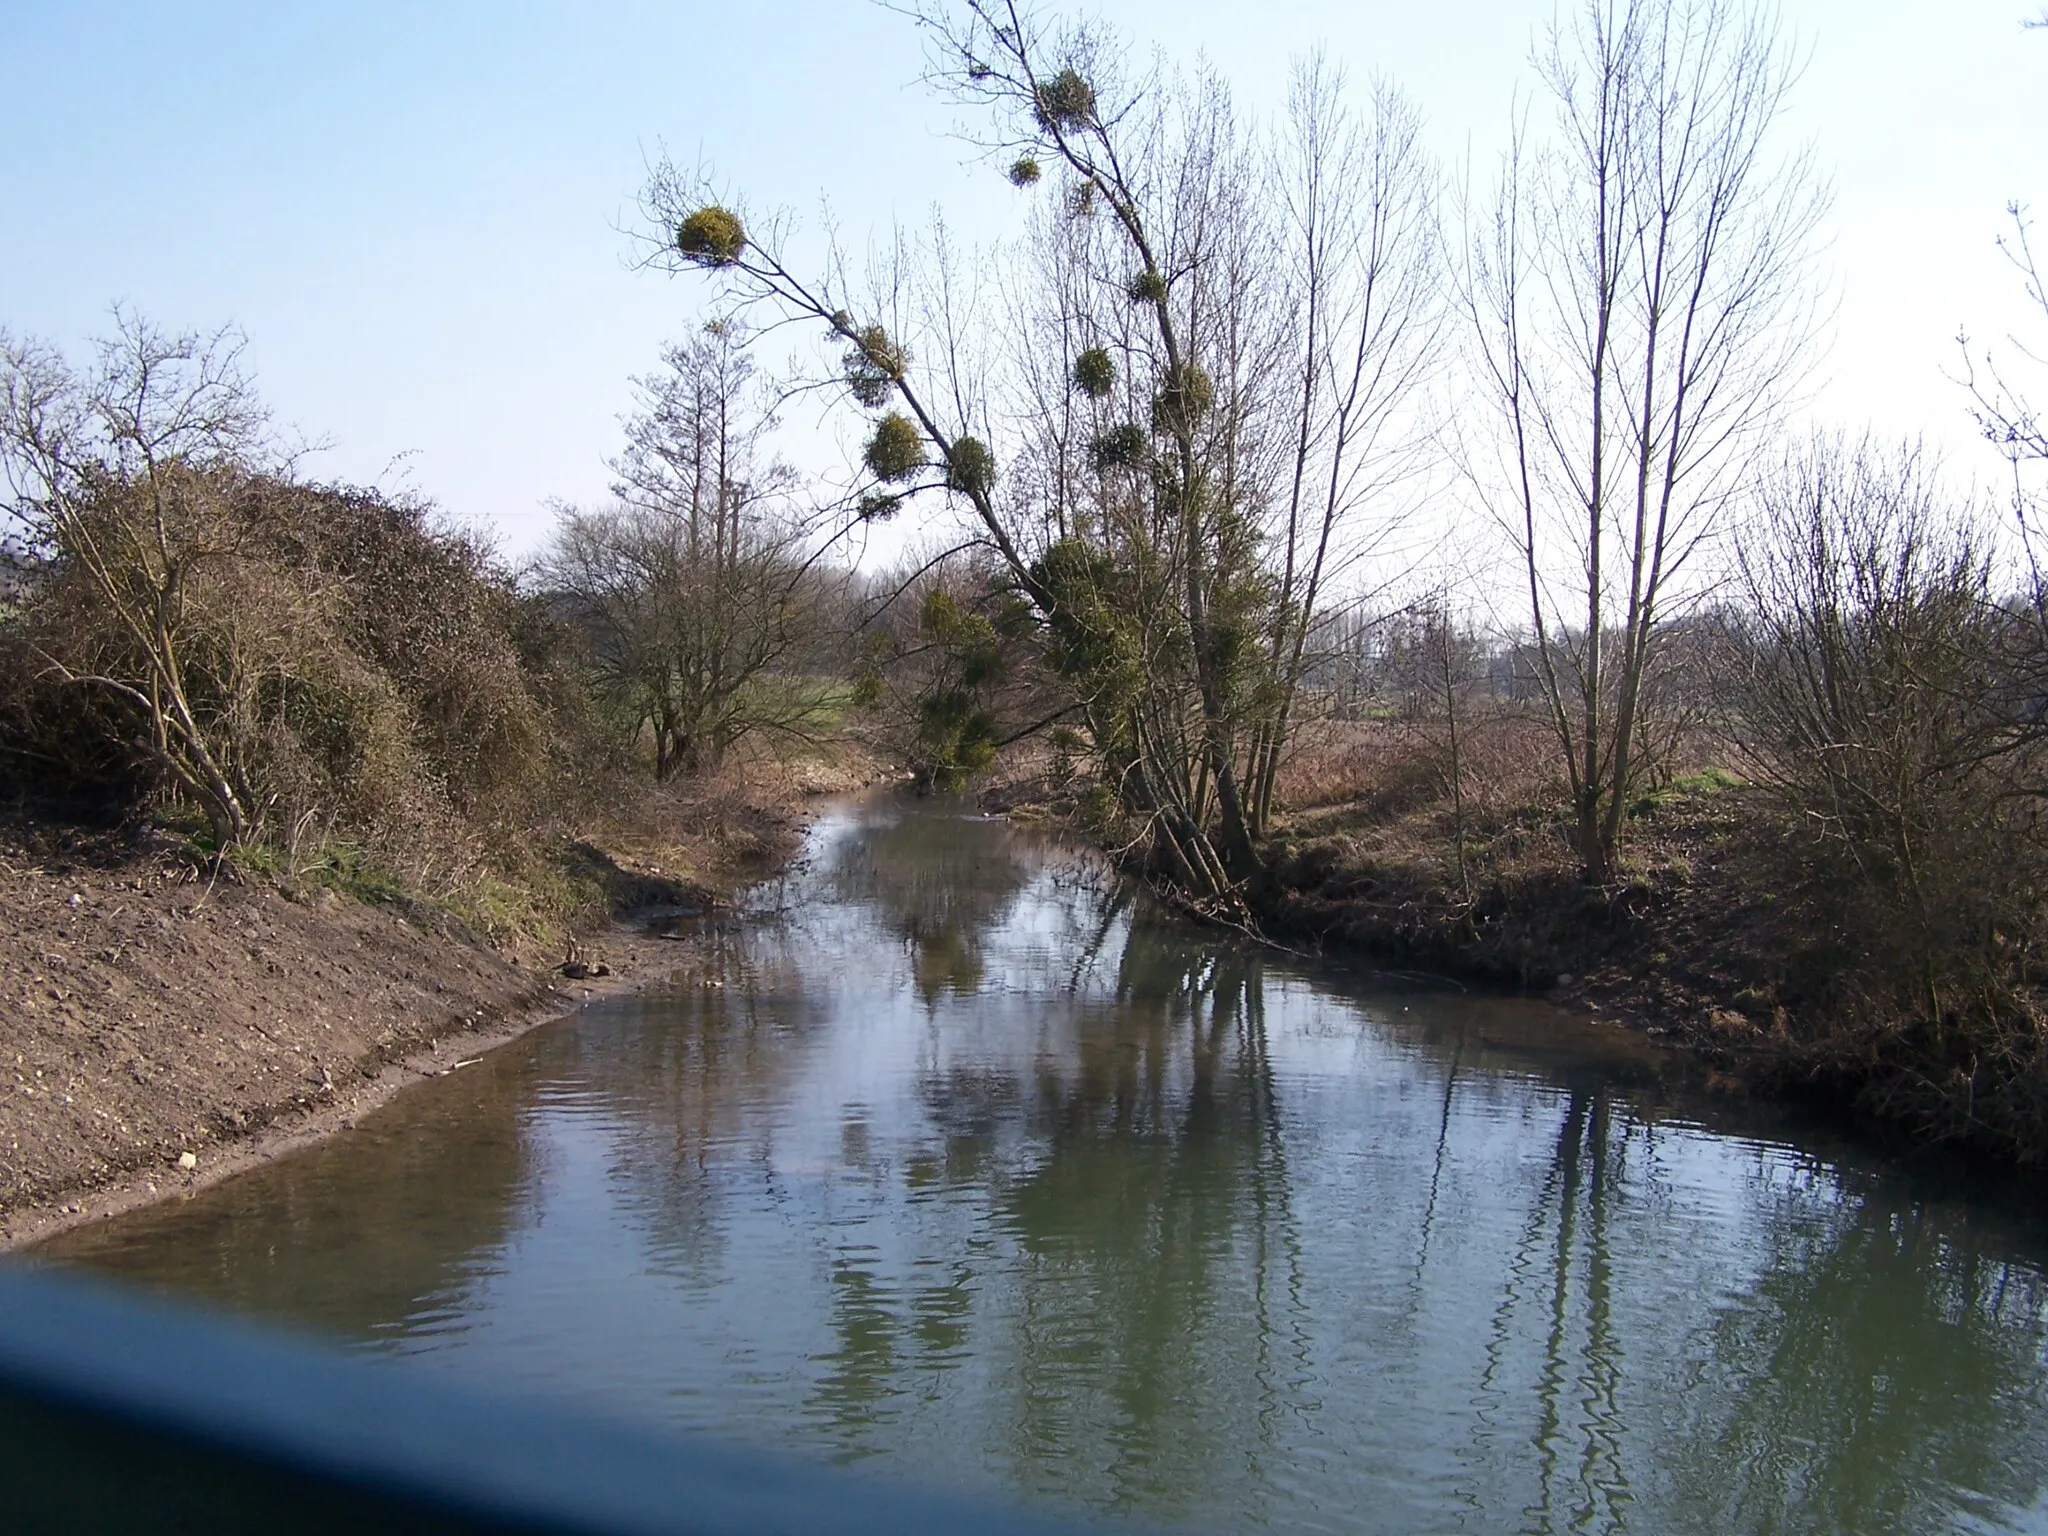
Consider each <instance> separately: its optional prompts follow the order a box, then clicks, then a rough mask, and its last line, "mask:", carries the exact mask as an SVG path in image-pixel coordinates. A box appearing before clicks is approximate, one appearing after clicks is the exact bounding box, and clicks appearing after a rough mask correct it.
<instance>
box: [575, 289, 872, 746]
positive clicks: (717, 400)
mask: <svg viewBox="0 0 2048 1536" xmlns="http://www.w3.org/2000/svg"><path fill="white" fill-rule="evenodd" d="M662 363H663V368H662V371H660V372H659V373H655V374H651V375H648V376H647V377H645V378H642V379H639V380H636V381H635V382H636V386H637V390H638V395H639V409H638V410H637V411H636V412H635V413H634V414H633V415H632V416H631V417H630V418H629V419H628V421H627V425H626V437H627V445H626V449H625V451H624V453H622V454H621V455H620V456H619V457H618V458H617V459H616V460H614V461H613V465H612V467H613V470H614V472H615V474H616V475H617V477H618V479H617V483H616V484H615V486H614V491H615V493H616V495H617V497H618V502H617V504H616V505H615V506H612V507H609V508H604V509H600V510H595V511H578V510H575V509H573V508H566V509H564V510H563V511H562V513H561V518H560V523H559V526H558V527H557V530H556V534H555V539H554V542H553V544H552V546H551V547H550V548H549V550H548V551H547V553H546V555H545V556H544V557H543V560H542V562H541V566H540V579H541V581H542V583H543V585H544V586H545V587H546V588H547V589H548V590H550V591H551V592H552V593H553V594H555V595H556V597H557V599H558V601H560V602H561V603H562V604H563V605H564V607H565V608H566V610H567V612H568V613H569V614H570V615H572V616H573V617H574V618H575V619H576V620H577V621H578V622H579V624H580V625H581V627H582V628H583V629H584V631H585V633H586V635H587V636H588V637H589V640H590V645H591V652H592V656H593V660H594V662H595V666H596V672H597V677H596V681H597V684H598V687H599V690H600V692H601V693H602V694H603V695H605V696H606V697H608V698H609V699H610V700H611V701H612V703H613V705H614V707H615V708H618V709H620V710H621V711H622V712H623V713H624V714H625V715H626V716H627V718H628V720H629V722H630V724H631V725H632V727H633V730H634V733H635V734H638V733H639V732H640V731H642V730H645V731H647V732H649V733H650V734H651V735H652V737H653V743H654V756H655V773H656V776H657V777H659V778H663V779H666V778H668V777H669V776H670V775H672V774H674V773H677V772H696V771H700V770H703V769H706V768H711V767H715V766H716V765H717V764H718V762H719V761H720V760H721V759H722V758H723V757H724V755H725V754H726V753H727V752H728V751H730V750H731V749H732V748H733V747H734V746H736V745H738V744H739V743H740V742H741V741H744V740H746V739H747V738H749V737H754V736H761V737H770V738H778V739H785V740H786V739H789V738H792V737H803V736H807V735H810V734H812V733H814V731H815V727H816V723H817V721H818V719H819V710H820V707H821V704H822V697H821V693H822V688H823V685H822V684H821V682H820V681H819V678H818V675H817V673H818V669H819V668H820V665H821V663H822V662H823V660H824V658H823V657H822V654H821V653H822V649H823V644H822V642H823V635H824V629H825V626H826V624H827V622H828V617H829V615H828V608H829V601H828V599H829V593H828V592H827V591H826V588H827V587H828V586H829V585H830V584H831V579H832V573H830V572H829V571H828V569H827V568H826V567H824V566H823V565H822V564H821V562H820V560H819V558H818V556H819V549H818V546H817V544H816V542H815V541H813V540H811V539H810V538H809V536H808V535H809V529H808V526H807V522H806V519H805V518H804V517H802V516H801V515H800V514H799V511H798V508H797V505H796V502H795V498H794V490H795V479H796V477H795V472H794V471H793V470H792V469H791V468H790V467H789V466H788V465H786V464H784V463H782V462H781V461H779V460H777V459H775V458H773V457H772V455H771V454H770V452H769V449H768V444H767V437H768V434H769V432H770V431H771V430H772V428H773V426H774V424H775V418H774V412H773V391H772V390H771V388H770V387H769V385H768V382H767V381H766V380H765V379H763V378H762V376H761V375H760V373H759V372H758V370H757V368H756V367H755V365H754V363H753V361H752V360H751V358H749V357H748V355H747V353H746V351H745V338H744V336H743V335H742V334H741V333H740V332H739V331H738V329H737V328H736V327H734V326H731V325H723V324H713V325H712V326H710V327H708V328H707V329H706V330H704V331H703V332H702V333H700V334H699V335H698V336H696V337H694V338H692V339H691V340H690V341H688V342H685V343H683V344H681V345H679V346H672V347H669V348H667V349H666V350H665V351H664V352H663V354H662Z"/></svg>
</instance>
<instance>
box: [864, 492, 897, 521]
mask: <svg viewBox="0 0 2048 1536" xmlns="http://www.w3.org/2000/svg"><path fill="white" fill-rule="evenodd" d="M902 509H903V498H902V497H901V496H891V495H890V494H889V493H888V492H887V491H870V492H868V494H867V495H865V496H863V497H861V499H860V506H859V509H858V510H859V514H860V520H861V521H862V522H864V523H886V522H887V521H888V520H889V519H890V518H892V517H894V516H895V515H896V514H897V513H898V512H900V511H901V510H902Z"/></svg>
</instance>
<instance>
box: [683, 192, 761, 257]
mask: <svg viewBox="0 0 2048 1536" xmlns="http://www.w3.org/2000/svg"><path fill="white" fill-rule="evenodd" d="M746 245H747V232H746V230H745V229H744V228H743V227H742V226H741V224H740V219H739V215H738V214H736V213H734V212H733V211H732V210H731V209H729V208H721V207H719V206H718V205H717V204H716V203H711V204H707V205H706V206H704V207H702V208H699V209H698V210H697V211H696V212H695V213H693V214H690V215H689V216H688V217H687V218H685V219H684V220H683V221H682V223H680V224H678V225H677V226H676V249H677V250H679V251H681V252H682V253H683V255H685V256H687V257H688V258H689V259H690V260H691V261H694V262H695V263H696V264H697V265H698V266H700V267H729V266H732V265H733V264H734V263H735V262H737V261H738V260H739V259H740V252H741V251H743V250H745V249H746Z"/></svg>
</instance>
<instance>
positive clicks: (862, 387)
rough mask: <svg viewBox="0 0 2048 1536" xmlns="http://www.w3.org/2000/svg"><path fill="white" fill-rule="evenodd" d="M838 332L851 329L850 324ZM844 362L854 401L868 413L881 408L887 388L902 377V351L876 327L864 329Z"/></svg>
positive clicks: (857, 336)
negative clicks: (867, 410)
mask: <svg viewBox="0 0 2048 1536" xmlns="http://www.w3.org/2000/svg"><path fill="white" fill-rule="evenodd" d="M835 318H836V317H835ZM841 329H851V325H850V323H849V325H848V326H845V327H841ZM843 362H844V367H845V371H846V383H847V386H848V387H849V388H850V389H852V391H853V398H854V399H856V400H858V401H859V402H860V403H861V404H862V405H864V406H866V407H867V408H868V409H869V410H875V409H878V408H879V407H880V406H881V405H883V404H884V403H885V402H886V401H887V400H888V398H889V387H890V385H892V384H894V383H895V382H896V381H897V380H898V379H900V378H902V377H903V366H904V357H903V349H902V348H901V347H899V346H897V345H896V343H895V342H893V341H891V340H890V339H889V333H888V332H887V331H885V330H883V329H882V328H881V327H880V326H879V325H870V326H867V327H866V328H865V329H863V330H862V331H861V332H860V333H859V334H858V335H856V336H855V337H854V338H853V345H852V346H850V347H848V348H847V349H846V355H845V358H844V359H843Z"/></svg>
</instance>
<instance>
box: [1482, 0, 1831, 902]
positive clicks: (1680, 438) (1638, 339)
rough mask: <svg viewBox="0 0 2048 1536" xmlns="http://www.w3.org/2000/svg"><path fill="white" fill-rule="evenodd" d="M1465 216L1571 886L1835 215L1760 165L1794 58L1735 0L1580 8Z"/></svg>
mask: <svg viewBox="0 0 2048 1536" xmlns="http://www.w3.org/2000/svg"><path fill="white" fill-rule="evenodd" d="M1537 64H1538V67H1539V71H1540V74H1541V78H1542V82H1543V86H1544V89H1545V93H1546V95H1547V97H1548V99H1549V101H1550V103H1551V105H1552V107H1553V108H1554V109H1555V136H1554V138H1553V139H1551V140H1549V141H1547V142H1543V143H1538V142H1537V141H1536V140H1534V139H1533V138H1532V137H1531V135H1530V134H1529V132H1528V130H1527V128H1526V125H1518V127H1517V131H1516V136H1515V142H1514V144H1513V147H1512V148H1511V149H1510V151H1509V152H1508V154H1507V155H1506V157H1505V161H1504V164H1503V166H1502V172H1501V178H1500V183H1499V186H1498V188H1497V191H1496V193H1495V196H1494V199H1493V201H1492V205H1491V207H1490V208H1487V209H1485V210H1484V211H1483V212H1481V213H1478V214H1476V215H1475V216H1473V217H1471V218H1470V219H1469V220H1468V224H1469V228H1468V244H1467V259H1466V266H1465V271H1464V282H1463V289H1464V297H1465V301H1466V303H1467V306H1468V308H1469V310H1470V315H1471V319H1472V322H1473V326H1474V335H1475V337H1476V340H1477V353H1478V359H1479V374H1480V378H1481V380H1482V383H1483V386H1484V388H1485V390H1486V393H1487V394H1488V396H1489V397H1490V399H1491V400H1492V402H1493V404H1494V406H1495V407H1496V419H1497V423H1498V426H1499V432H1498V435H1497V436H1496V437H1495V438H1494V439H1493V440H1492V446H1493V447H1496V448H1497V450H1498V451H1497V453H1495V452H1485V453H1482V454H1478V455H1474V456H1473V457H1471V458H1470V459H1468V464H1470V465H1471V466H1472V467H1473V469H1474V474H1475V479H1476V480H1477V481H1478V482H1479V483H1480V485H1481V486H1482V488H1483V490H1484V491H1485V493H1486V494H1487V496H1488V498H1489V502H1490V504H1491V506H1492V507H1493V509H1494V511H1495V513H1496V515H1497V516H1498V518H1499V519H1500V521H1501V523H1502V524H1503V526H1504V527H1505V528H1506V529H1507V530H1508V531H1509V532H1510V535H1511V537H1512V539H1513V541H1514V543H1515V544H1516V546H1517V548H1518V552H1519V555H1520V564H1521V566H1522V570H1523V574H1524V576H1525V578H1526V582H1527V590H1528V601H1529V608H1530V614H1531V618H1532V620H1533V623H1534V626H1535V631H1536V635H1535V638H1536V653H1537V657H1538V660H1539V663H1540V668H1541V673H1542V679H1543V687H1544V692H1545V694H1546V696H1547V699H1548V704H1549V710H1550V715H1551V722H1552V726H1553V728H1554V730H1555V732H1556V736H1557V740H1558V745H1559V749H1560V752H1561V755H1562V758H1563V762H1564V766H1565V768H1566V771H1567V774H1568V777H1569V782H1570V786H1571V794H1572V800H1573V810H1574V815H1575V824H1576V834H1577V844H1578V853H1579V857H1580V859H1581V862H1582V864H1583V870H1584V874H1585V877H1586V879H1587V880H1588V881H1589V882H1593V883H1604V882H1606V881H1607V880H1608V879H1609V877H1610V875H1611V873H1612V870H1613V867H1614V858H1615V851H1616V846H1617V843H1618V841H1619V839H1620V835H1621V830H1622V826H1623V816H1624V812H1625V808H1626V806H1627V803H1628V800H1629V797H1630V789H1631V784H1632V783H1633V782H1634V781H1635V780H1636V779H1637V777H1638V776H1639V774H1640V772H1641V771H1642V769H1643V766H1644V762H1645V754H1644V744H1643V743H1642V741H1641V740H1640V739H1639V726H1640V723H1641V712H1642V708H1643V702H1644V685H1645V680H1646V678H1647V677H1648V676H1649V675H1650V672H1651V667H1652V661H1653V656H1654V653H1655V651H1656V648H1657V644H1658V636H1659V632H1660V628H1661V626H1662V624H1663V622H1664V620H1665V619H1666V617H1667V616H1668V615H1669V613H1670V611H1671V609H1672V606H1673V604H1674V602H1675V601H1676V600H1677V599H1678V597H1679V596H1680V594H1682V593H1683V592H1684V591H1685V590H1686V588H1685V580H1686V576H1687V569H1688V567H1689V566H1690V565H1691V564H1692V563H1693V562H1694V560H1695V557H1696V556H1697V555H1698V554H1699V553H1700V551H1701V549H1702V548H1703V546H1704V544H1705V543H1706V541H1707V540H1708V539H1709V538H1710V536H1711V535H1712V534H1713V533H1714V531H1715V529H1716V526H1717V524H1718V523H1719V521H1720V520H1721V518H1722V515H1723V513H1724V512H1725V510H1726V509H1727V507H1728V506H1729V504H1730V501H1731V498H1732V497H1733V496H1734V495H1735V494H1736V493H1737V491H1738V490H1739V489H1740V487H1741V486H1742V484H1743V479H1744V474H1745V471H1746V469H1747V467H1748V465H1749V463H1750V459H1751V456H1752V454H1753V453H1754V452H1755V450H1756V448H1757V445H1758V444H1759V443H1760V442H1761V441H1763V440H1764V439H1765V438H1766V437H1767V436H1768V434H1769V432H1770V430H1771V429H1772V427H1773V426H1774V424H1775V422H1776V420H1777V418H1778V416H1779V414H1780V412H1781V410H1782V408H1783V407H1784V406H1785V404H1786V402H1787V398H1788V395H1789V394H1790V393H1791V391H1792V390H1793V389H1794V388H1795V387H1796V385H1797V382H1798V380H1799V379H1800V377H1801V373H1802V365H1803V361H1804V359H1805V357H1806V355H1807V352H1808V348H1809V343H1810V341H1811V338H1812V336H1813V334H1814V331H1815V329H1816V321H1817V313H1816V301H1815V296H1814V291H1813V287H1812V284H1811V283H1810V281H1809V278H1808V267H1809V262H1810V260H1811V250H1812V236H1813V232H1814V229H1815V225H1816V222H1817V219H1818V216H1819V214H1820V213H1821V211H1822V208H1823V206H1824V201H1825V199H1824V195H1823V194H1822V192H1821V191H1820V190H1819V189H1818V187H1817V185H1816V182H1815V179H1814V176H1813V174H1812V170H1811V167H1810V163H1809V159H1808V157H1807V156H1806V155H1805V154H1803V153H1800V152H1794V153H1792V154H1790V155H1789V156H1787V157H1786V158H1784V159H1782V160H1774V159H1772V158H1770V155H1769V147H1770V143H1771V138H1772V130H1773V127H1774V125H1775V124H1776V122H1777V120H1778V118H1779V117H1780V116H1781V114H1782V111H1783V108H1784V104H1785V100H1786V94H1787V91H1788V89H1789V88H1790V85H1791V83H1792V79H1793V75H1794V70H1793V68H1792V65H1791V62H1790V60H1789V58H1788V56H1787V52H1786V49H1785V46H1784V44H1783V42H1782V40H1781V39H1780V37H1779V35H1778V32H1777V29H1776V25H1775V23H1774V21H1773V20H1772V18H1771V17H1770V16H1769V15H1768V13H1766V12H1764V11H1762V10H1760V9H1757V8H1754V7H1752V6H1750V5H1749V4H1747V3H1746V0H1579V3H1578V4H1577V5H1576V6H1575V7H1574V8H1573V9H1572V11H1571V12H1570V13H1569V15H1568V16H1566V17H1565V18H1564V19H1562V20H1561V21H1560V22H1559V23H1558V24H1557V25H1556V26H1555V27H1554V28H1553V29H1552V30H1551V31H1550V33H1549V34H1548V36H1547V37H1546V39H1545V40H1544V42H1543V43H1542V45H1541V46H1540V48H1539V50H1538V54H1537Z"/></svg>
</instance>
